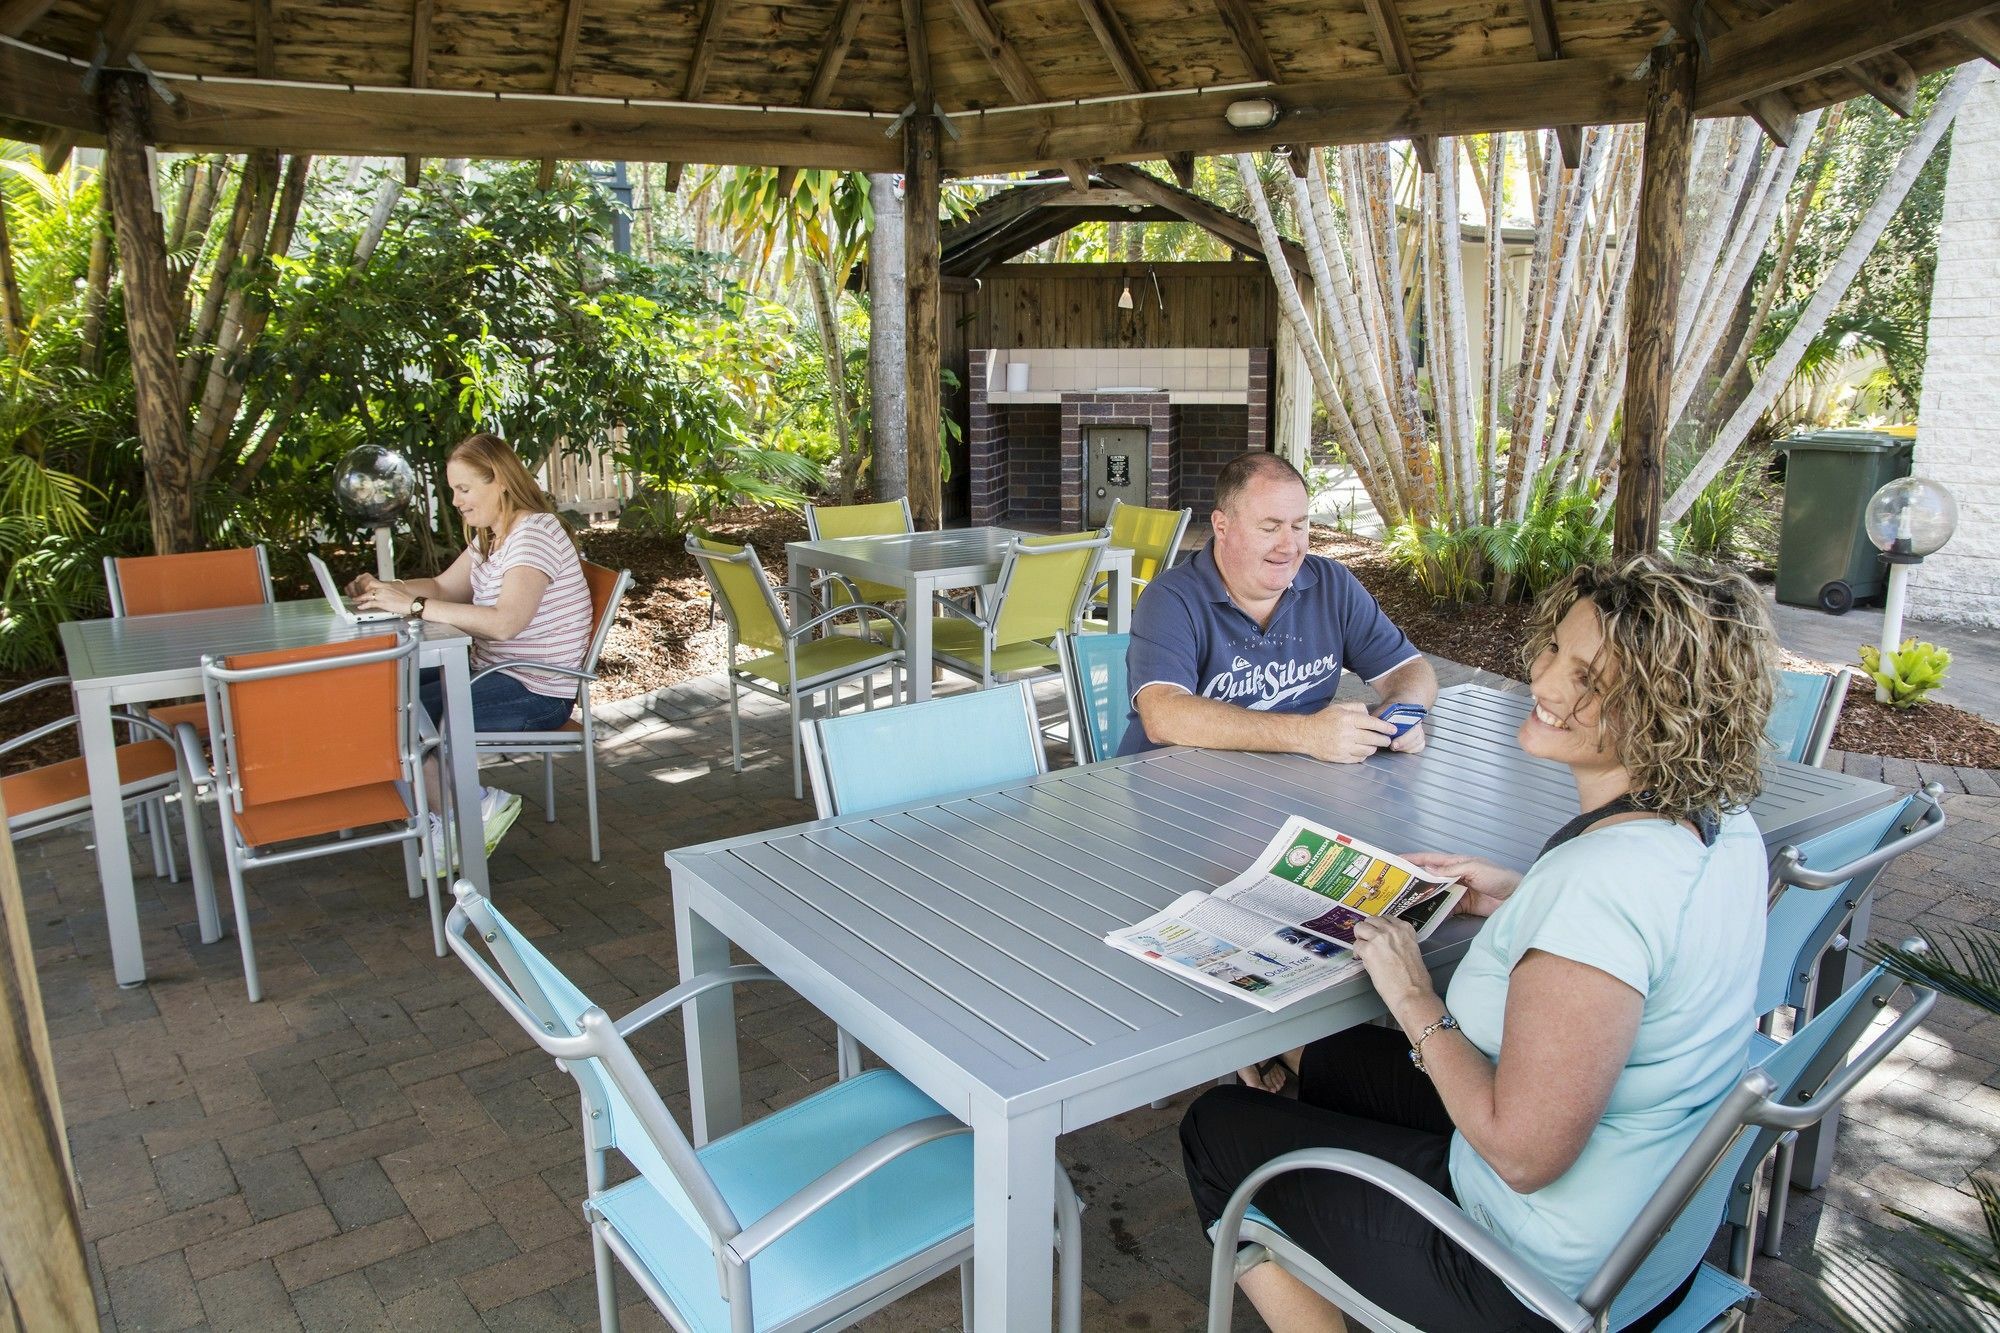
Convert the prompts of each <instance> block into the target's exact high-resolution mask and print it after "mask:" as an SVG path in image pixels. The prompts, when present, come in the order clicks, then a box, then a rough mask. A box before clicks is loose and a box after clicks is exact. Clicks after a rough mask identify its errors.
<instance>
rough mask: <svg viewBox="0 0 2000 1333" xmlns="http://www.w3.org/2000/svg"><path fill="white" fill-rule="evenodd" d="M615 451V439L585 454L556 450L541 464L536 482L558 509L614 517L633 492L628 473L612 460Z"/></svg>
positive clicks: (616, 446)
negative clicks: (612, 515)
mask: <svg viewBox="0 0 2000 1333" xmlns="http://www.w3.org/2000/svg"><path fill="white" fill-rule="evenodd" d="M617 449H618V441H617V440H616V439H615V438H614V439H612V440H610V441H607V442H606V443H604V444H601V445H598V446H597V447H595V448H593V449H591V450H589V451H588V452H586V453H577V452H575V451H574V450H569V449H563V448H560V447H558V448H557V449H556V450H555V452H553V453H551V454H550V455H549V457H548V459H547V461H545V462H544V463H543V464H542V467H541V471H540V474H539V475H538V476H537V478H536V480H538V481H540V482H541V484H542V489H543V490H545V491H547V492H548V493H549V496H550V498H552V499H553V500H554V501H555V502H556V508H558V509H564V510H570V511H573V512H575V513H579V514H587V515H590V516H592V517H595V516H596V515H598V514H615V513H617V512H618V511H619V510H620V509H621V508H623V507H624V504H625V501H626V500H628V499H630V498H631V496H632V489H633V485H632V476H631V474H630V473H628V472H625V471H624V470H622V469H621V468H620V467H619V466H618V465H617V463H616V462H614V461H613V459H612V455H613V454H614V453H616V452H617Z"/></svg>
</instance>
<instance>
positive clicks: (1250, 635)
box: [1118, 546, 1418, 754]
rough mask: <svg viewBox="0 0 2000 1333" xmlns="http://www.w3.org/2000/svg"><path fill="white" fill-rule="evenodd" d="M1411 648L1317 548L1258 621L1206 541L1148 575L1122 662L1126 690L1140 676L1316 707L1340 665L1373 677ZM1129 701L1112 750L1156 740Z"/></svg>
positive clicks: (1249, 702) (1199, 690)
mask: <svg viewBox="0 0 2000 1333" xmlns="http://www.w3.org/2000/svg"><path fill="white" fill-rule="evenodd" d="M1417 655H1418V654H1417V649H1416V645H1414V644H1412V643H1411V642H1410V640H1409V638H1408V637H1407V636H1406V635H1405V634H1404V633H1403V631H1401V630H1399V629H1397V628H1396V626H1395V624H1394V623H1393V622H1392V621H1390V619H1389V617H1388V616H1386V615H1384V614H1383V613H1382V608H1381V607H1380V606H1379V605H1377V604H1376V601H1375V599H1374V597H1372V596H1370V595H1369V592H1368V590H1367V589H1366V588H1364V587H1362V586H1361V581H1360V580H1359V579H1357V578H1355V577H1354V575H1353V574H1351V573H1349V572H1348V570H1347V567H1346V566H1345V565H1343V564H1341V563H1340V562H1339V561H1337V560H1329V559H1327V557H1325V556H1323V555H1308V556H1307V557H1306V558H1305V563H1303V564H1302V565H1300V566H1299V572H1298V573H1297V574H1295V575H1293V577H1292V586H1291V587H1289V588H1287V589H1285V591H1284V593H1283V594H1282V595H1281V596H1280V597H1279V598H1278V605H1277V609H1276V610H1274V611H1273V612H1272V613H1271V623H1270V625H1269V626H1267V627H1264V628H1261V629H1260V628H1259V627H1258V625H1257V622H1256V621H1255V620H1253V619H1251V618H1250V616H1248V615H1247V614H1245V613H1244V611H1243V610H1242V609H1241V608H1240V607H1238V606H1237V605H1236V603H1235V602H1233V601H1231V600H1230V599H1229V590H1228V589H1227V588H1225V587H1224V586H1223V584H1222V575H1221V574H1220V573H1218V572H1217V570H1216V568H1215V557H1214V555H1212V554H1211V553H1210V551H1209V549H1208V548H1207V547H1205V546H1204V547H1203V548H1202V549H1201V550H1199V551H1196V552H1195V553H1194V558H1193V559H1191V560H1188V561H1186V562H1185V563H1183V564H1179V565H1176V566H1174V567H1173V568H1172V569H1168V570H1163V571H1161V572H1160V574H1159V575H1158V576H1157V577H1155V578H1154V579H1153V581H1152V582H1150V583H1148V584H1147V585H1146V591H1145V593H1144V594H1143V595H1142V596H1141V597H1140V598H1139V605H1138V606H1137V607H1136V608H1135V609H1134V610H1133V612H1132V646H1131V648H1130V649H1128V650H1127V652H1126V655H1125V670H1126V674H1127V678H1128V684H1129V686H1130V688H1131V691H1132V699H1133V700H1136V699H1137V698H1138V697H1139V691H1141V690H1143V689H1145V688H1146V687H1147V686H1148V685H1171V686H1173V687H1175V688H1177V689H1182V690H1186V691H1187V692H1188V693H1189V694H1195V695H1199V696H1201V697H1202V698H1204V699H1220V700H1222V701H1223V702H1225V703H1232V704H1236V705H1237V706H1239V707H1242V708H1252V709H1256V710H1258V711H1260V712H1269V713H1317V712H1318V711H1319V710H1320V709H1322V708H1324V707H1326V706H1327V704H1328V703H1330V702H1332V700H1333V692H1334V691H1335V690H1336V689H1338V688H1340V673H1341V670H1342V669H1343V668H1345V669H1346V670H1349V671H1352V672H1354V673H1355V674H1357V675H1359V676H1360V677H1361V678H1362V679H1363V680H1375V679H1376V678H1378V677H1380V676H1384V675H1387V674H1388V673H1389V672H1391V671H1394V670H1395V669H1396V668H1397V667H1399V666H1401V665H1402V664H1403V663H1405V662H1407V661H1409V660H1410V659H1411V658H1413V657H1416V656H1417ZM1127 702H1128V706H1129V713H1128V716H1127V718H1126V722H1125V739H1124V740H1123V741H1122V742H1120V744H1119V746H1118V753H1119V754H1138V753H1140V752H1141V751H1144V750H1151V749H1155V748H1157V747H1156V746H1154V744H1153V743H1152V742H1151V741H1150V740H1148V739H1147V738H1146V729H1145V727H1143V726H1141V725H1140V722H1139V710H1138V708H1137V707H1136V706H1130V705H1131V701H1130V700H1128V701H1127Z"/></svg>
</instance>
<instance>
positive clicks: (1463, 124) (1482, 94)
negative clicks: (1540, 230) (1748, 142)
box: [944, 57, 1646, 179]
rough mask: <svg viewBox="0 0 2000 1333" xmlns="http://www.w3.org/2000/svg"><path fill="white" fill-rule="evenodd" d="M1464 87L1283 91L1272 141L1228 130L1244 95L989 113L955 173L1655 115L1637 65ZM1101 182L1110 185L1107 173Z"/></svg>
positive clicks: (1316, 85)
mask: <svg viewBox="0 0 2000 1333" xmlns="http://www.w3.org/2000/svg"><path fill="white" fill-rule="evenodd" d="M1453 82H1454V87H1453V89H1452V94H1451V96H1450V97H1449V98H1445V97H1441V96H1436V95H1427V96H1424V97H1416V96H1413V95H1412V94H1411V92H1410V87H1409V83H1408V81H1407V80H1405V79H1403V78H1402V77H1401V76H1400V75H1395V74H1369V75H1349V76H1347V77H1344V78H1341V79H1337V80H1336V79H1329V80H1325V81H1323V82H1321V81H1315V82H1310V83H1308V82H1300V83H1284V84H1279V85H1277V86H1276V87H1273V88H1270V89H1268V90H1265V91H1261V92H1259V94H1258V96H1260V97H1268V98H1270V99H1271V100H1272V101H1274V102H1276V103H1277V104H1278V109H1279V116H1278V120H1277V123H1276V124H1274V125H1272V126H1270V127H1268V128H1266V129H1262V130H1238V129H1234V128H1232V127H1231V126H1230V125H1229V124H1228V122H1227V121H1226V120H1224V119H1223V110H1224V108H1225V107H1227V106H1228V105H1229V103H1231V102H1233V101H1236V100H1238V99H1239V98H1241V97H1242V94H1241V93H1239V92H1203V93H1191V94H1188V95H1186V96H1183V97H1162V98H1156V99H1150V100H1147V101H1141V102H1116V103H1098V104H1095V105H1084V106H1053V107H1047V108H1038V109H1036V110H1034V111H1031V112H1014V113H1006V114H1000V113H993V112H989V113H988V114H986V115H984V116H981V117H978V118H977V119H976V120H974V121H972V122H971V123H969V124H966V125H965V127H964V128H963V129H962V131H961V137H960V138H959V139H958V140H957V141H956V142H953V143H947V144H946V145H945V150H944V151H945V168H946V170H947V171H948V172H950V173H952V174H955V175H975V174H978V173H980V172H986V171H1018V170H1025V169H1027V168H1031V167H1034V166H1037V165H1040V164H1042V163H1045V162H1048V161H1049V160H1050V159H1052V158H1053V159H1057V160H1060V159H1063V158H1067V157H1081V156H1088V157H1094V158H1098V159H1100V160H1101V161H1107V162H1130V161H1139V160H1146V159H1153V158H1160V157H1165V156H1167V155H1168V154H1170V153H1177V152H1197V153H1240V152H1255V151H1260V150H1268V149H1270V148H1271V147H1273V146H1274V145H1277V144H1348V143H1374V142H1378V141H1380V140H1384V139H1408V138H1413V137H1415V136H1417V135H1422V134H1479V133H1485V132H1489V131H1493V130H1529V129H1540V128H1542V127H1543V126H1546V125H1552V124H1555V123H1556V122H1557V121H1567V120H1574V121H1576V122H1577V123H1579V124H1587V125H1606V124H1613V123H1617V122H1631V121H1636V120H1638V119H1639V118H1640V117H1641V116H1642V115H1643V114H1644V112H1645V105H1646V100H1645V94H1646V84H1645V82H1644V81H1643V80H1642V79H1635V78H1634V77H1633V67H1632V65H1631V64H1630V63H1629V62H1626V61H1617V60H1602V59H1595V58H1589V59H1586V58H1582V57H1570V58H1566V59H1563V60H1559V61H1550V62H1545V63H1535V64H1494V65H1486V66H1481V67H1476V68H1467V69H1461V70H1457V71H1455V72H1454V80H1453ZM1098 174H1099V175H1100V176H1101V177H1103V176H1104V172H1103V170H1102V169H1100V171H1099V173H1098ZM1104 178H1105V179H1109V177H1104Z"/></svg>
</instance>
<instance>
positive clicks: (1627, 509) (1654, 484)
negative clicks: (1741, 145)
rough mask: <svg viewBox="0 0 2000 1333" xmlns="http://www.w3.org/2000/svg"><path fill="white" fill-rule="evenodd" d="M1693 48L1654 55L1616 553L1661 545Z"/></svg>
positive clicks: (1630, 302)
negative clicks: (1662, 504) (1662, 496)
mask: <svg viewBox="0 0 2000 1333" xmlns="http://www.w3.org/2000/svg"><path fill="white" fill-rule="evenodd" d="M1694 73H1695V52H1694V46H1693V44H1692V43H1690V42H1687V41H1676V42H1674V43H1672V44H1671V45H1668V46H1663V47H1659V48H1656V49H1655V50H1654V52H1653V79H1652V86H1651V88H1650V89H1649V90H1648V92H1647V96H1646V143H1645V158H1644V164H1643V166H1642V167H1641V169H1640V177H1639V216H1638V219H1637V221H1638V227H1639V235H1638V238H1637V240H1638V247H1639V248H1638V250H1637V251H1636V252H1635V254H1634V258H1633V267H1632V287H1631V295H1630V296H1628V297H1627V298H1626V300H1627V306H1626V345H1627V346H1628V347H1629V348H1630V351H1629V353H1628V355H1627V357H1626V368H1625V434H1624V439H1623V441H1622V442H1621V444H1620V448H1619V457H1618V503H1617V506H1616V509H1615V511H1614V514H1613V518H1612V524H1611V548H1612V553H1613V554H1614V555H1616V556H1620V557H1623V556H1630V555H1638V554H1640V553H1641V552H1645V551H1651V550H1653V549H1654V548H1656V547H1657V546H1658V545H1659V543H1660V499H1661V493H1662V489H1663V486H1664V483H1665V480H1666V456H1667V428H1668V426H1669V425H1670V424H1671V421H1672V403H1673V376H1674V321H1675V318H1676V316H1677V312H1678V309H1679V305H1680V287H1681V268H1682V266H1683V264H1684V262H1685V260H1684V251H1685V249H1686V237H1685V234H1684V220H1685V215H1686V211H1687V188H1688V164H1689V157H1690V156H1691V149H1692V146H1693V139H1694Z"/></svg>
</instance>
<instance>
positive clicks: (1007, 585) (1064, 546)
mask: <svg viewBox="0 0 2000 1333" xmlns="http://www.w3.org/2000/svg"><path fill="white" fill-rule="evenodd" d="M1110 544H1111V538H1110V537H1108V536H1106V535H1105V534H1103V533H1101V532H1100V533H1097V534H1095V535H1090V534H1086V535H1084V536H1081V537H1076V538H1074V539H1072V540H1067V541H1060V542H1040V543H1030V542H1027V541H1024V540H1022V539H1021V538H1019V537H1016V538H1015V539H1014V540H1013V541H1011V542H1009V543H1008V544H1007V551H1006V554H1005V556H1004V557H1003V559H1002V561H1001V565H1000V577H999V580H998V581H997V582H996V583H995V584H994V585H993V586H994V591H993V595H992V596H991V597H989V598H985V599H982V600H983V603H984V605H983V613H975V612H972V611H968V610H966V609H965V608H964V607H962V606H960V605H959V604H958V603H957V602H954V601H952V600H951V599H950V598H949V597H946V596H945V595H944V594H943V593H937V594H934V596H933V598H932V602H933V605H935V606H936V607H937V609H938V610H940V611H943V612H944V613H945V615H944V617H943V618H945V619H951V618H953V617H956V618H958V619H960V620H966V621H970V622H971V623H972V624H973V625H975V626H977V627H978V628H979V631H980V655H979V661H978V662H977V663H974V662H973V661H972V660H971V659H969V658H960V657H954V656H952V655H951V654H950V653H947V652H944V651H942V650H941V649H933V650H932V653H931V658H932V660H933V661H935V662H936V663H937V664H938V665H939V666H941V667H943V668H945V670H947V671H952V672H955V673H957V674H958V675H961V676H964V677H966V678H967V679H968V680H975V681H978V682H979V688H980V689H982V690H984V689H990V688H992V686H993V685H994V683H995V682H994V676H993V650H994V648H995V646H996V645H995V644H994V642H993V633H994V627H995V626H996V625H997V624H998V623H999V620H1000V613H1001V611H1002V610H1003V609H1004V608H1005V607H1006V605H1007V594H1008V591H1009V590H1010V589H1011V587H1012V585H1013V582H1014V573H1015V570H1017V569H1018V568H1019V567H1020V561H1021V557H1022V556H1024V555H1027V556H1036V555H1052V554H1056V553H1058V552H1063V551H1073V550H1076V549H1078V548H1080V547H1095V548H1096V550H1095V554H1094V555H1093V557H1092V559H1091V562H1090V565H1089V567H1088V568H1086V569H1085V570H1084V572H1083V577H1082V578H1081V579H1079V580H1078V581H1077V588H1076V598H1075V600H1074V602H1073V603H1072V604H1071V606H1070V609H1069V617H1068V620H1067V622H1066V623H1065V625H1064V629H1066V630H1068V631H1069V632H1070V633H1072V634H1074V633H1076V631H1077V626H1078V625H1079V624H1080V623H1081V622H1082V620H1083V610H1084V607H1085V606H1086V605H1088V604H1089V602H1090V591H1091V589H1092V587H1094V586H1095V584H1096V581H1097V567H1098V565H1099V564H1100V563H1101V562H1102V561H1103V559H1104V548H1105V547H1107V546H1109V545H1110ZM912 614H914V610H913V611H912ZM1059 632H1060V631H1059ZM1058 669H1060V668H1058ZM1035 674H1042V673H1040V672H1037V673H1035Z"/></svg>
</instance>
